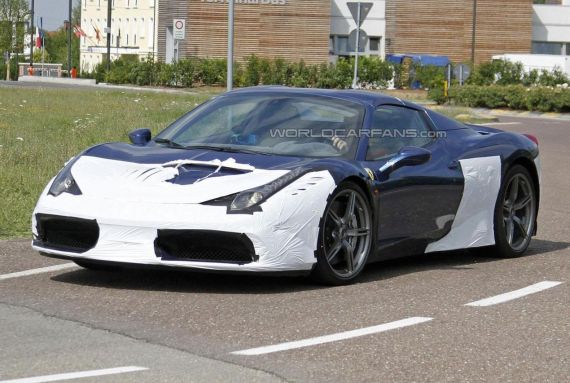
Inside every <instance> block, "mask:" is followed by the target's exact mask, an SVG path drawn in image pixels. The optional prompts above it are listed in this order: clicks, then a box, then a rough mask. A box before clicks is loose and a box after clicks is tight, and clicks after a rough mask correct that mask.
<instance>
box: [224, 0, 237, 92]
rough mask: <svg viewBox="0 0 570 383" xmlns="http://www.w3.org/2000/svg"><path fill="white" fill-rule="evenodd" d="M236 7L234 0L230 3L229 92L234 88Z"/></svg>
mask: <svg viewBox="0 0 570 383" xmlns="http://www.w3.org/2000/svg"><path fill="white" fill-rule="evenodd" d="M234 5H235V1H234V0H230V1H229V2H228V73H227V76H226V77H227V83H228V84H227V85H228V92H229V91H231V90H232V89H233V86H234Z"/></svg>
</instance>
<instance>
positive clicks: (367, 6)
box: [346, 1, 374, 26]
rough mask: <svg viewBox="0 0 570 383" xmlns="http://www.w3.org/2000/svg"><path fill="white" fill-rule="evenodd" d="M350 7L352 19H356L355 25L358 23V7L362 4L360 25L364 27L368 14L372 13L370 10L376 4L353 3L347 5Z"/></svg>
mask: <svg viewBox="0 0 570 383" xmlns="http://www.w3.org/2000/svg"><path fill="white" fill-rule="evenodd" d="M346 4H347V5H348V9H349V10H350V13H351V14H352V18H353V19H354V22H355V23H358V5H359V4H360V25H359V26H362V23H363V22H364V20H366V16H368V14H369V13H370V10H371V9H372V6H373V5H374V3H361V2H360V1H359V2H353V3H346Z"/></svg>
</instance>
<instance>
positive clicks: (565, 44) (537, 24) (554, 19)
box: [532, 0, 570, 56]
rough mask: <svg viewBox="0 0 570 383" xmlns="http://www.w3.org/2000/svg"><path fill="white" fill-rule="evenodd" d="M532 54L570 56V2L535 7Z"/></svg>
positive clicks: (564, 1) (565, 0) (567, 0)
mask: <svg viewBox="0 0 570 383" xmlns="http://www.w3.org/2000/svg"><path fill="white" fill-rule="evenodd" d="M532 53H535V54H548V55H563V56H570V0H562V4H561V5H534V14H533V18H532Z"/></svg>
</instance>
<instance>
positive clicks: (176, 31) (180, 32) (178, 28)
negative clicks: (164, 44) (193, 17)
mask: <svg viewBox="0 0 570 383" xmlns="http://www.w3.org/2000/svg"><path fill="white" fill-rule="evenodd" d="M172 38H173V40H174V55H173V56H174V57H173V59H174V62H177V61H178V58H179V55H180V48H179V45H180V40H185V39H186V20H184V19H174V20H173V21H172Z"/></svg>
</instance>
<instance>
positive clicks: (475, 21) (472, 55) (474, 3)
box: [471, 0, 477, 65]
mask: <svg viewBox="0 0 570 383" xmlns="http://www.w3.org/2000/svg"><path fill="white" fill-rule="evenodd" d="M476 32H477V0H473V30H472V31H471V63H472V65H475V42H476V40H475V34H476Z"/></svg>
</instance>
